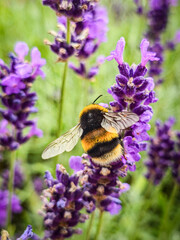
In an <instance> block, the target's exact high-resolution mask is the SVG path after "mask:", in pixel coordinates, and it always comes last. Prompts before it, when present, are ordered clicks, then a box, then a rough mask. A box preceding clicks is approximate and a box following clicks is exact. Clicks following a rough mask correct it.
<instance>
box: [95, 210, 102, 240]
mask: <svg viewBox="0 0 180 240" xmlns="http://www.w3.org/2000/svg"><path fill="white" fill-rule="evenodd" d="M102 218H103V211H102V210H99V222H98V226H97V229H96V235H95V238H94V240H98V237H99V234H100V232H101V225H102Z"/></svg>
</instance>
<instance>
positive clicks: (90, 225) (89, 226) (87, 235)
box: [86, 212, 94, 240]
mask: <svg viewBox="0 0 180 240" xmlns="http://www.w3.org/2000/svg"><path fill="white" fill-rule="evenodd" d="M93 220H94V212H92V214H91V217H90V220H89V225H88V229H87V234H86V240H89V237H90V235H89V234H90V231H91V228H92V223H93Z"/></svg>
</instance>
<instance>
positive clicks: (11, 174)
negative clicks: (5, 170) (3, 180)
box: [6, 151, 16, 228]
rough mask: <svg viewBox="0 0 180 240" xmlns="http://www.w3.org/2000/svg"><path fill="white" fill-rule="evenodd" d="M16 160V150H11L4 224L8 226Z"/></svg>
mask: <svg viewBox="0 0 180 240" xmlns="http://www.w3.org/2000/svg"><path fill="white" fill-rule="evenodd" d="M15 160H16V151H12V152H11V156H10V166H9V182H8V190H9V195H8V206H7V221H6V226H7V227H8V228H9V227H10V225H11V221H12V195H13V190H14V186H13V185H14V165H15Z"/></svg>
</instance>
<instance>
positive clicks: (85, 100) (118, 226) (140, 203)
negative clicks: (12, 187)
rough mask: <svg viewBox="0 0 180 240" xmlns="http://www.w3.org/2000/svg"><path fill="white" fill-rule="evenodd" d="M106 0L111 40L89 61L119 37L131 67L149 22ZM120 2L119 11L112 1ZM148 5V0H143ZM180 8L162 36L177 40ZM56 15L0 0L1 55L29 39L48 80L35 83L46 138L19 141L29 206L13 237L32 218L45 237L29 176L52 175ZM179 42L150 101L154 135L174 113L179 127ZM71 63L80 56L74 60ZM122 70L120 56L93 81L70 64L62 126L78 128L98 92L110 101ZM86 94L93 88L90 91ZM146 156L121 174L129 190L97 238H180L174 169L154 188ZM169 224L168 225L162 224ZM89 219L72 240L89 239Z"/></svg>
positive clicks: (59, 69) (127, 5) (22, 193)
mask: <svg viewBox="0 0 180 240" xmlns="http://www.w3.org/2000/svg"><path fill="white" fill-rule="evenodd" d="M101 2H102V4H104V5H105V6H107V9H108V14H109V24H108V28H109V31H108V41H107V42H106V43H103V44H102V45H101V47H100V48H99V50H98V51H97V52H96V54H95V55H94V56H92V57H91V59H90V60H89V65H90V66H91V65H93V64H94V63H95V60H96V57H97V56H99V55H104V56H108V55H109V53H110V52H111V51H112V50H114V49H115V47H116V43H117V41H118V40H119V39H120V37H121V36H124V38H125V40H126V47H125V52H124V60H125V61H126V62H128V63H129V64H130V65H131V64H132V63H135V64H138V63H139V62H140V51H139V44H140V42H141V40H142V38H143V34H144V32H145V31H146V28H147V19H145V18H144V17H142V16H138V15H137V14H136V13H135V5H134V3H133V1H131V0H126V1H121V0H104V1H101ZM115 2H116V4H117V3H118V5H117V6H118V7H117V8H116V12H118V11H119V14H118V15H117V14H116V13H115V11H114V8H113V6H114V3H115ZM144 4H145V6H146V7H147V1H144ZM179 12H180V7H179V6H176V7H172V9H171V13H170V14H171V15H170V19H169V23H168V28H167V31H166V32H165V33H164V34H163V41H164V42H165V41H166V40H170V39H172V38H173V36H174V34H175V32H176V30H177V29H178V28H180V17H179ZM56 25H57V22H56V16H55V13H54V12H53V11H52V10H51V9H50V8H48V7H45V6H43V5H42V4H41V1H40V0H1V1H0V58H1V59H3V60H4V61H5V62H6V63H9V59H8V53H9V52H12V51H13V48H14V45H15V43H16V42H17V41H25V42H26V43H27V44H28V46H29V48H30V49H32V47H34V46H37V47H38V49H39V50H40V51H41V54H42V57H43V58H45V59H46V61H47V64H46V66H45V67H44V71H45V73H46V79H45V80H42V79H40V78H39V79H37V80H36V82H35V84H34V85H33V90H34V91H36V92H37V95H38V101H37V104H36V107H37V108H38V109H39V112H38V113H37V114H35V117H37V118H38V126H39V128H41V129H42V130H43V132H44V136H43V138H40V139H38V138H33V139H31V140H30V141H29V142H28V143H26V144H24V145H23V146H21V148H20V149H19V151H18V159H21V160H22V167H23V168H24V174H25V176H26V184H25V186H24V189H23V190H19V192H17V195H18V196H19V197H20V199H21V201H22V204H23V207H24V209H25V210H24V211H23V214H21V215H17V216H15V217H14V219H13V226H12V227H11V232H12V233H14V235H16V234H17V235H18V234H20V233H21V232H22V231H23V229H25V227H26V226H27V224H31V225H32V226H33V231H34V232H36V233H37V234H40V235H41V236H43V228H42V217H41V216H40V215H39V214H38V211H39V210H40V209H41V207H42V203H41V200H40V198H39V196H38V195H36V193H35V192H34V190H33V185H32V177H33V176H37V175H38V176H43V174H44V172H45V171H46V170H47V169H48V170H50V171H51V172H52V173H54V172H55V171H54V167H55V163H54V162H53V160H49V161H43V160H42V159H41V153H42V151H43V150H44V148H45V146H46V145H47V144H48V143H49V142H50V141H52V140H53V139H54V138H55V135H56V129H57V113H58V102H57V100H58V97H59V89H60V85H61V79H62V73H63V66H64V63H56V56H55V55H54V53H52V52H51V51H50V49H49V47H48V46H45V45H44V43H43V40H44V39H45V38H46V39H47V38H48V39H49V40H51V41H53V38H52V36H50V35H48V33H47V32H48V31H49V30H57V28H56ZM179 56H180V46H177V48H176V50H174V51H171V52H166V54H165V62H164V72H163V78H165V82H164V83H163V84H162V85H161V86H159V87H158V88H157V89H156V94H157V97H158V98H159V101H158V102H157V103H155V104H153V106H152V107H153V109H154V116H153V118H152V120H151V122H150V124H151V130H150V134H151V135H153V134H154V123H155V121H156V120H157V119H161V120H162V121H165V120H166V119H167V118H168V117H169V116H174V117H176V120H177V121H176V124H175V129H180V104H179V101H180V94H179V91H180V67H179V66H180V57H179ZM72 61H74V62H77V60H76V59H72ZM117 73H118V69H117V64H116V63H115V61H111V62H107V61H106V62H105V63H104V64H103V65H102V67H101V68H100V72H99V74H98V76H97V78H96V81H95V82H92V83H91V82H87V81H85V80H83V79H80V78H78V76H76V75H75V74H74V73H73V72H72V71H71V70H69V71H68V79H67V82H66V88H65V105H64V110H63V116H64V117H63V132H65V131H67V130H68V129H70V128H71V127H73V126H74V125H75V124H76V123H77V122H78V114H79V112H80V111H81V109H82V108H83V107H84V106H85V105H86V104H90V103H91V102H93V100H94V99H95V98H96V97H97V96H98V95H100V94H103V97H102V98H101V99H100V101H102V102H105V103H108V102H110V101H112V97H111V96H110V95H109V94H108V93H107V89H108V88H109V87H110V86H111V85H113V84H114V83H115V76H116V74H117ZM87 93H88V94H87ZM82 153H83V150H82V147H81V145H80V144H78V145H77V146H76V147H75V149H74V150H73V151H72V152H70V153H65V154H63V155H61V157H60V162H62V164H63V165H64V166H65V167H66V168H67V170H68V172H69V173H71V172H72V171H71V170H70V169H69V164H68V159H69V158H70V156H71V155H81V154H82ZM146 158H147V157H146V154H145V153H143V154H142V159H141V161H140V162H138V163H137V170H136V172H130V173H129V174H128V176H127V177H126V178H125V179H123V181H124V182H128V183H130V184H131V189H130V190H129V192H127V193H124V194H123V195H122V197H121V200H122V206H123V208H122V211H121V213H120V214H119V215H117V216H110V215H109V214H108V213H106V214H105V215H104V220H103V226H102V233H101V237H100V239H101V240H103V239H109V240H116V239H118V240H141V239H143V240H154V239H164V240H166V239H169V240H178V239H179V234H180V232H179V230H178V229H179V227H180V224H179V222H180V209H179V206H180V203H179V201H178V194H176V196H175V198H174V201H173V203H172V205H171V206H170V207H171V209H168V206H169V205H170V200H169V199H170V195H171V193H172V191H173V187H174V182H173V179H172V177H171V174H170V173H168V174H167V175H166V177H165V178H164V179H163V181H162V183H161V184H160V185H158V186H152V185H151V184H150V183H149V182H148V181H147V180H146V179H145V178H144V173H145V172H146V169H145V167H144V164H143V161H144V160H146ZM0 165H1V167H2V168H3V167H4V166H5V165H8V154H6V155H5V157H4V160H3V162H2V163H0ZM167 209H168V212H169V213H168V217H167V221H166V222H165V227H164V228H163V230H162V228H161V227H160V226H161V224H162V222H163V218H164V217H165V215H166V214H167V213H166V212H167ZM97 221H98V214H97V213H96V217H95V221H94V224H93V228H92V232H91V237H92V238H91V239H93V236H94V232H95V229H96V225H97ZM163 224H164V223H163ZM87 226H88V222H87V223H86V224H84V225H81V226H80V227H82V228H83V229H84V233H83V235H82V236H74V237H73V239H74V240H75V239H79V240H80V239H85V231H86V230H85V229H86V228H87Z"/></svg>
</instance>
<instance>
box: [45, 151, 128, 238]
mask: <svg viewBox="0 0 180 240" xmlns="http://www.w3.org/2000/svg"><path fill="white" fill-rule="evenodd" d="M89 160H90V159H89V157H88V156H87V155H84V156H83V157H79V156H76V157H75V156H72V157H71V158H70V167H71V168H72V169H73V170H74V174H73V175H71V176H69V174H68V173H67V172H66V170H65V168H64V167H63V166H62V165H59V164H58V165H57V168H56V179H53V177H52V175H51V174H50V172H49V171H47V172H46V174H45V182H46V184H47V186H48V189H46V190H44V191H43V195H42V200H43V202H44V205H43V213H42V215H43V216H44V226H45V229H46V230H45V237H44V238H45V239H47V238H51V239H57V238H58V239H61V238H62V239H64V238H68V237H70V236H72V235H73V234H81V230H80V229H74V228H73V227H74V226H76V225H77V224H78V223H82V222H85V221H86V220H87V219H88V215H87V214H84V213H81V212H80V211H81V210H82V209H85V210H86V211H87V213H92V212H93V211H94V210H95V209H96V208H99V209H100V210H101V211H108V212H110V214H112V215H114V214H118V213H119V211H120V210H121V201H120V200H119V197H120V195H121V194H122V193H123V192H125V191H127V190H128V189H129V185H128V184H126V183H121V182H120V181H119V176H124V174H126V171H125V168H124V171H123V168H121V170H119V167H120V166H121V167H122V165H123V163H122V162H118V163H117V164H114V165H113V166H108V167H101V166H97V165H95V164H94V163H93V162H92V161H89Z"/></svg>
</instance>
